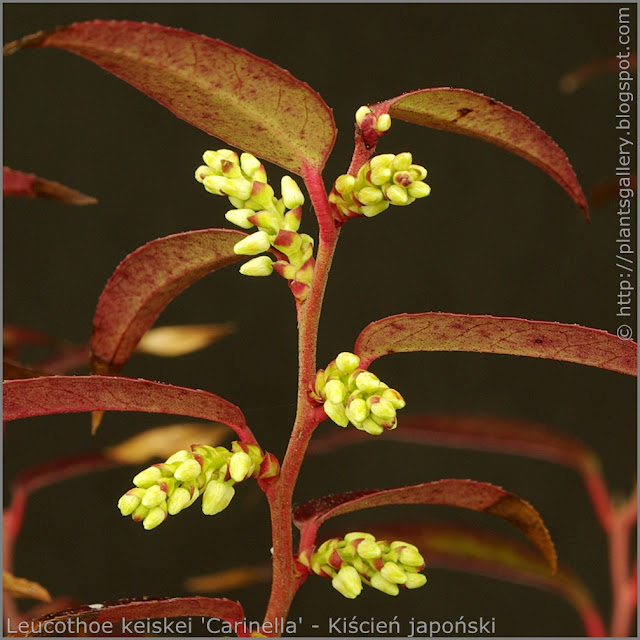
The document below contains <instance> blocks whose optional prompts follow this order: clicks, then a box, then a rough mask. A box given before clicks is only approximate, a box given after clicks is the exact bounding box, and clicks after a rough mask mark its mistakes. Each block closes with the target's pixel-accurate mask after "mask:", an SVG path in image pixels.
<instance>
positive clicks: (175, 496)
mask: <svg viewBox="0 0 640 640" xmlns="http://www.w3.org/2000/svg"><path fill="white" fill-rule="evenodd" d="M196 496H197V494H196ZM190 502H191V492H190V491H189V489H185V488H184V487H178V488H177V489H176V490H175V491H174V492H173V493H172V494H171V495H170V496H169V499H168V500H167V510H168V512H169V515H171V516H175V515H176V514H178V513H180V512H181V511H182V510H183V509H186V507H188V506H189V503H190Z"/></svg>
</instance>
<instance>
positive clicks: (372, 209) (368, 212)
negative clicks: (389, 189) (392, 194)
mask: <svg viewBox="0 0 640 640" xmlns="http://www.w3.org/2000/svg"><path fill="white" fill-rule="evenodd" d="M388 208H389V202H388V201H387V200H382V201H381V202H376V203H375V204H368V205H366V206H364V207H361V209H360V211H361V212H362V214H363V215H365V216H366V217H367V218H373V217H374V216H377V215H378V214H379V213H382V212H383V211H386V210H387V209H388Z"/></svg>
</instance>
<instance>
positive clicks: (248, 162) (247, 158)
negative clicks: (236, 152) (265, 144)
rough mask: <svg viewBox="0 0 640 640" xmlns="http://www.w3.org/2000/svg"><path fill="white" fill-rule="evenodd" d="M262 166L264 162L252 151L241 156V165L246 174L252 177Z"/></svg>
mask: <svg viewBox="0 0 640 640" xmlns="http://www.w3.org/2000/svg"><path fill="white" fill-rule="evenodd" d="M261 166H262V163H261V162H260V160H258V158H256V157H255V156H254V155H252V154H251V153H243V154H242V155H241V156H240V167H241V168H242V171H243V172H244V174H245V175H246V176H247V177H249V178H251V177H253V174H254V173H255V172H256V171H257V170H258V169H259V168H260V167H261Z"/></svg>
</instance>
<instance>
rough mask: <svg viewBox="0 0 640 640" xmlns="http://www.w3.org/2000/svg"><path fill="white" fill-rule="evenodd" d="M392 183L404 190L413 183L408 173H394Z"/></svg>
mask: <svg viewBox="0 0 640 640" xmlns="http://www.w3.org/2000/svg"><path fill="white" fill-rule="evenodd" d="M393 182H394V184H397V185H398V186H399V187H404V188H405V189H407V188H408V187H410V186H411V184H412V183H413V178H412V177H411V174H410V173H409V172H408V171H396V172H395V173H394V174H393Z"/></svg>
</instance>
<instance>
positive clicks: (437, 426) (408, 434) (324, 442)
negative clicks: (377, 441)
mask: <svg viewBox="0 0 640 640" xmlns="http://www.w3.org/2000/svg"><path fill="white" fill-rule="evenodd" d="M400 420H401V422H400V426H399V428H398V429H394V430H392V431H385V432H384V439H385V441H387V440H395V441H400V442H410V443H411V444H425V445H435V446H443V447H455V448H464V449H475V450H479V451H493V452H497V453H508V454H515V455H521V456H527V457H530V458H541V459H542V460H548V461H549V462H557V463H560V464H564V465H567V466H569V467H571V468H573V469H577V470H578V471H582V469H583V468H584V467H585V466H588V465H591V464H593V463H594V461H596V460H597V456H596V454H595V453H593V452H592V451H591V450H590V449H589V448H588V447H587V446H586V445H585V444H583V443H582V442H580V440H578V439H577V438H573V437H571V436H569V435H566V434H563V433H559V432H556V431H553V430H551V429H548V428H546V427H543V426H540V425H537V424H534V423H531V422H528V421H525V420H515V419H507V418H500V417H497V416H469V415H447V414H443V415H409V416H402V418H401V419H400ZM366 437H367V434H365V433H363V432H361V431H357V430H355V429H344V430H340V431H332V432H331V433H328V434H327V435H325V436H321V437H318V438H314V439H313V440H312V441H311V443H310V445H309V453H311V454H314V453H315V454H318V453H327V452H329V451H333V450H335V449H337V448H339V447H341V446H345V445H349V444H352V443H358V442H362V441H363V440H365V439H366ZM369 441H370V436H369Z"/></svg>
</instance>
